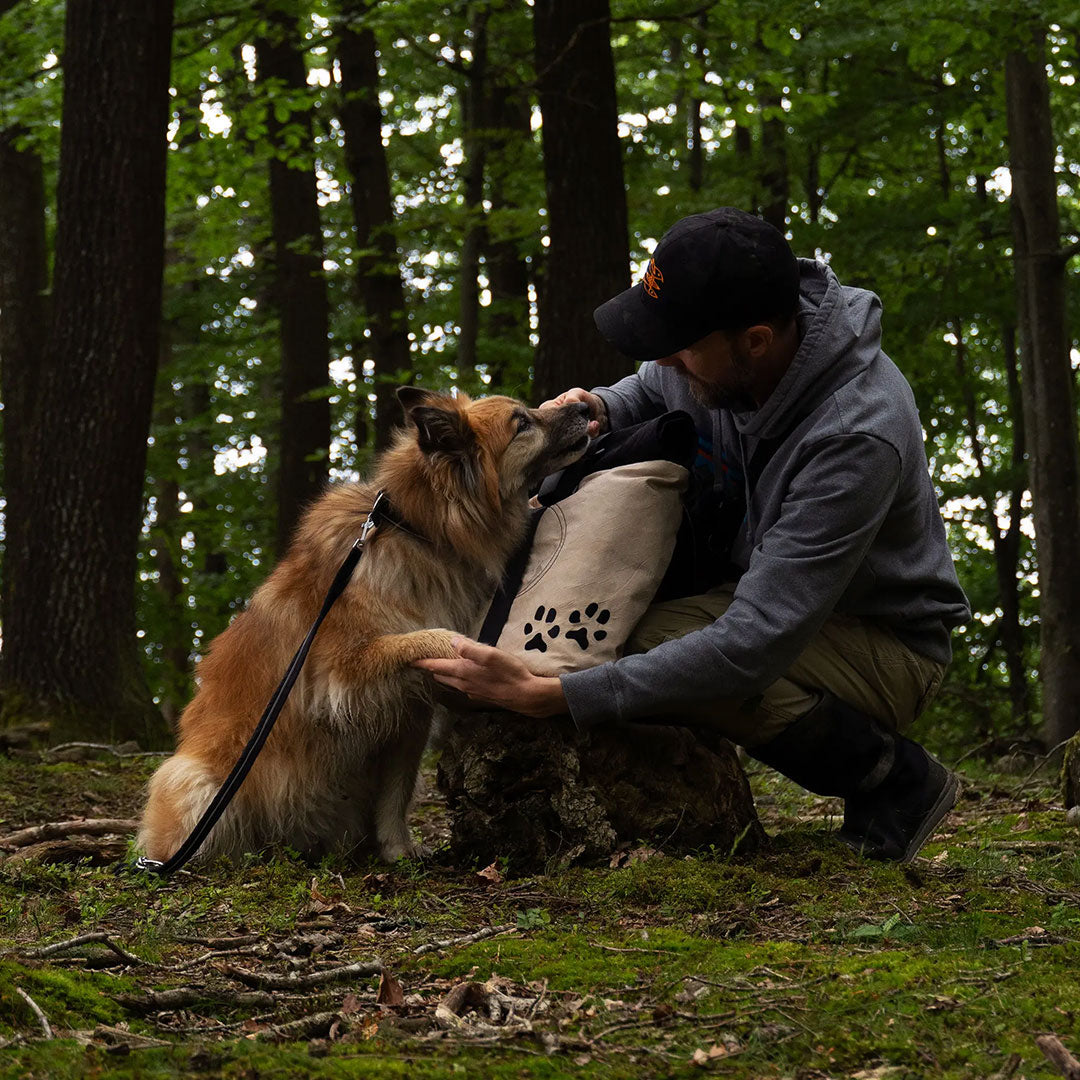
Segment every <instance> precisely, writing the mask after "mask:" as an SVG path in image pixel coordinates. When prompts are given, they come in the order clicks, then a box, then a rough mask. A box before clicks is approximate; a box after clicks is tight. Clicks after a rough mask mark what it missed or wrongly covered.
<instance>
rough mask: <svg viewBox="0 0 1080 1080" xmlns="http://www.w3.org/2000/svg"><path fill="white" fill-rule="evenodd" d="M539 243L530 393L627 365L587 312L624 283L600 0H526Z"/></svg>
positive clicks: (538, 394) (609, 72)
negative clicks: (538, 118)
mask: <svg viewBox="0 0 1080 1080" xmlns="http://www.w3.org/2000/svg"><path fill="white" fill-rule="evenodd" d="M533 34H534V39H535V46H536V71H537V82H538V84H539V87H540V110H541V112H542V114H543V118H544V124H543V141H544V176H545V181H546V188H547V212H548V218H547V220H548V239H549V241H550V246H549V247H548V251H547V256H546V258H545V260H544V270H543V275H544V280H543V287H542V288H541V290H540V345H539V347H538V349H537V352H536V367H535V376H534V381H533V397H534V399H535V400H537V401H543V400H545V399H546V398H550V397H553V396H554V395H556V394H558V393H560V392H561V391H563V390H566V389H567V388H568V387H571V386H586V387H589V386H593V385H597V384H608V385H610V384H611V383H613V382H616V381H617V380H618V379H620V378H622V377H623V376H624V375H626V374H628V373H629V372H630V371H632V370H633V364H632V363H631V362H630V361H629V360H628V359H626V358H625V357H623V356H621V355H620V354H619V353H618V352H617V351H616V350H615V348H614V347H613V346H611V345H608V344H607V342H605V341H604V340H603V339H602V338H601V337H600V335H599V333H598V332H597V330H596V327H595V325H594V323H593V318H592V313H593V310H594V309H595V308H596V307H597V305H598V304H602V303H603V302H604V301H605V300H608V299H609V298H610V297H612V296H614V295H615V294H616V293H618V292H620V291H622V290H623V289H625V288H626V287H627V286H628V284H629V264H630V255H629V247H628V242H627V235H628V228H627V215H626V191H625V189H624V187H623V170H622V152H623V151H622V147H621V145H620V143H619V137H618V110H617V107H616V100H615V66H614V63H613V61H612V57H611V40H610V12H609V9H608V0H579V2H578V3H576V4H569V3H565V2H562V0H536V3H535V4H534V6H533Z"/></svg>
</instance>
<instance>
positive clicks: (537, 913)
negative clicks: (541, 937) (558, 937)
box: [515, 907, 551, 930]
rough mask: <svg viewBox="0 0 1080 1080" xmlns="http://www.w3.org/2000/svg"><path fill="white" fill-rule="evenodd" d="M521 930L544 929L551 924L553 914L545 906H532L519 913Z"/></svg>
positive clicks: (518, 919)
mask: <svg viewBox="0 0 1080 1080" xmlns="http://www.w3.org/2000/svg"><path fill="white" fill-rule="evenodd" d="M515 925H516V926H517V928H518V929H519V930H542V929H544V928H545V927H548V926H550V925H551V916H550V915H549V914H548V912H547V911H545V910H544V908H538V907H531V908H526V909H525V910H524V911H519V912H518V913H517V920H516V924H515Z"/></svg>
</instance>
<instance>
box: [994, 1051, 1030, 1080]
mask: <svg viewBox="0 0 1080 1080" xmlns="http://www.w3.org/2000/svg"><path fill="white" fill-rule="evenodd" d="M1022 1060H1023V1058H1021V1057H1020V1055H1019V1054H1010V1055H1009V1057H1008V1058H1007V1060H1006V1061H1005V1064H1004V1065H1002V1066H1001V1068H1000V1069H998V1071H997V1072H996V1073H994V1074H993V1075H992V1076H990V1077H989V1080H1012V1076H1013V1074H1014V1073H1015V1072H1016V1070H1017V1069H1019V1068H1020V1062H1021V1061H1022Z"/></svg>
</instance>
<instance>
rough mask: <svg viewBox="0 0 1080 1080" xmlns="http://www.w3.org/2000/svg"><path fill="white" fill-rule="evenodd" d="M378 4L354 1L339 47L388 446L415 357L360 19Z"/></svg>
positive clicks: (368, 33) (382, 435)
mask: <svg viewBox="0 0 1080 1080" xmlns="http://www.w3.org/2000/svg"><path fill="white" fill-rule="evenodd" d="M370 6H371V5H370V4H368V3H364V2H362V0H361V2H356V3H354V4H353V5H352V7H351V9H350V12H351V17H352V19H354V20H357V21H356V22H354V23H353V24H342V26H341V27H340V29H339V31H338V39H337V40H338V44H337V55H338V62H339V64H340V65H341V93H342V98H341V114H340V119H341V128H342V131H343V132H344V133H345V163H346V165H347V167H348V170H349V173H350V175H351V176H352V188H351V196H352V210H353V221H354V222H355V225H356V281H357V286H358V290H359V294H360V300H361V303H362V304H363V307H364V312H365V314H366V315H367V326H368V347H369V348H370V350H371V360H372V362H373V364H374V381H375V387H374V389H375V449H376V450H382V449H384V448H385V447H386V446H388V445H389V442H390V433H391V432H392V431H393V429H394V425H395V424H396V422H397V420H398V418H399V416H400V409H399V407H398V404H397V399H396V398H395V396H394V388H395V385H396V383H397V382H399V381H404V378H405V377H406V373H407V372H408V371H409V369H410V367H411V364H412V358H411V355H410V352H409V335H408V331H409V323H408V317H407V314H406V309H405V291H404V289H403V288H402V284H401V268H400V265H399V261H398V249H397V239H396V237H395V235H394V204H393V202H392V201H391V196H390V174H389V170H388V167H387V163H386V149H385V148H384V147H383V142H382V108H381V106H380V105H379V60H378V54H377V51H376V50H377V43H376V40H375V34H374V32H373V31H372V30H371V29H370V27H367V26H364V25H362V23H361V22H360V20H362V19H363V17H364V16H365V15H366V14H367V13H368V10H369V8H370ZM357 374H358V376H359V372H358V373H357Z"/></svg>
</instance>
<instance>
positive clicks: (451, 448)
mask: <svg viewBox="0 0 1080 1080" xmlns="http://www.w3.org/2000/svg"><path fill="white" fill-rule="evenodd" d="M408 415H409V419H410V420H411V421H412V422H413V423H414V424H415V425H416V440H417V443H418V444H419V446H420V449H421V450H422V451H423V452H424V453H425V454H447V455H449V456H451V457H457V456H460V455H463V454H467V453H468V452H469V451H470V450H472V448H473V444H474V442H475V438H476V437H475V436H474V435H473V430H472V428H471V427H469V425H468V423H467V422H466V420H465V417H464V416H462V415H461V413H460V412H458V411H457V409H440V408H438V407H437V406H432V405H416V406H414V407H413V408H411V409H410V410H409V413H408Z"/></svg>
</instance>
